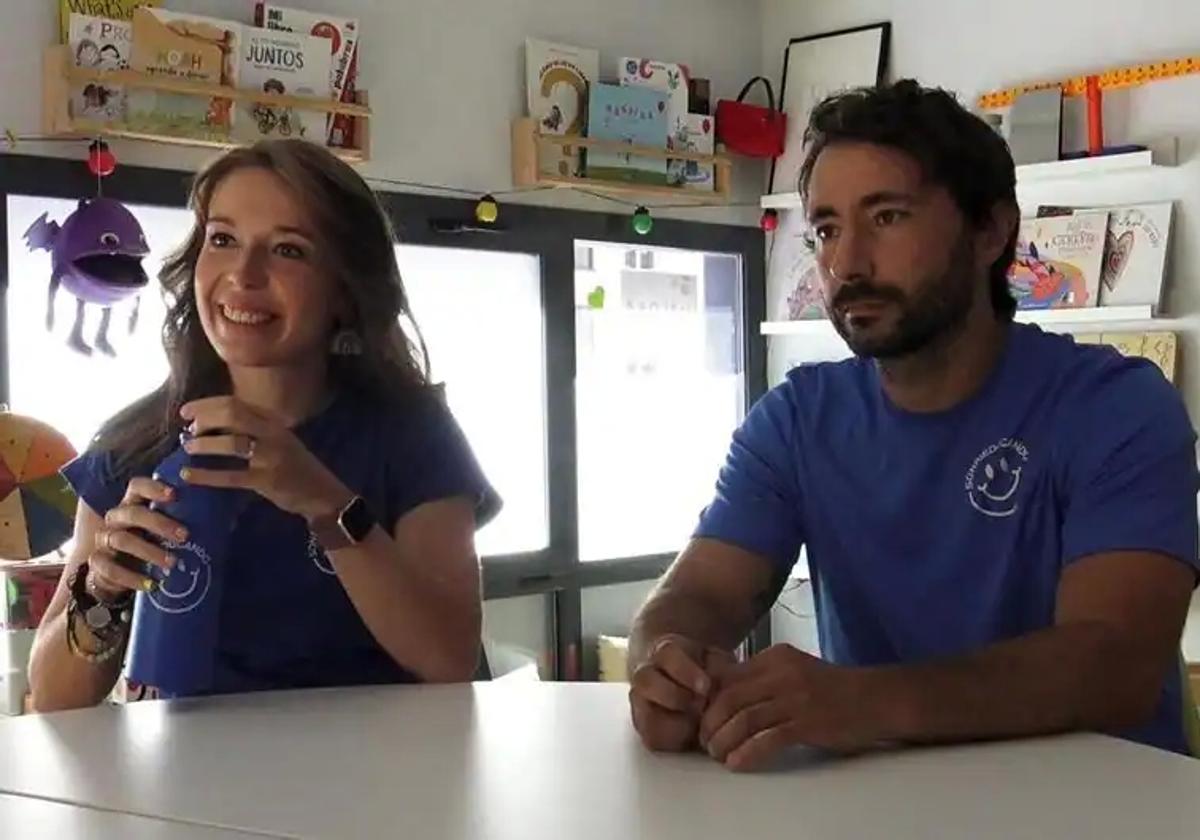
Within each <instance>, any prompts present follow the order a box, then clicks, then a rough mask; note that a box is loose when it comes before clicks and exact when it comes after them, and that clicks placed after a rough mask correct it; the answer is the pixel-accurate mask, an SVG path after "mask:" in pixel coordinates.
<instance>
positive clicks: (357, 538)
mask: <svg viewBox="0 0 1200 840" xmlns="http://www.w3.org/2000/svg"><path fill="white" fill-rule="evenodd" d="M340 521H341V525H342V529H343V530H344V531H345V532H346V535H347V536H348V537H350V539H352V540H354V542H356V543H357V542H362V541H363V540H365V539H366V538H367V534H369V533H371V529H372V528H373V527H375V517H374V516H372V515H371V511H370V509H369V508H368V507H367V503H366V502H365V501H364V500H363V499H362V498H361V497H359V498H357V499H355V500H354V501H352V502H351V503H350V504H349V505H347V507H346V509H345V510H344V511H342V516H341V520H340Z"/></svg>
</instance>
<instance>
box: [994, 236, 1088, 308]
mask: <svg viewBox="0 0 1200 840" xmlns="http://www.w3.org/2000/svg"><path fill="white" fill-rule="evenodd" d="M1107 228H1108V213H1107V212H1086V213H1076V214H1074V215H1072V216H1057V217H1041V218H1033V219H1023V220H1022V221H1021V228H1020V231H1019V233H1018V235H1017V251H1016V259H1015V260H1014V261H1013V264H1012V266H1011V268H1010V269H1009V274H1008V286H1009V289H1010V290H1011V292H1012V294H1013V297H1015V298H1016V300H1017V308H1018V309H1073V308H1078V307H1084V306H1096V303H1097V299H1098V297H1099V292H1100V272H1101V268H1102V266H1103V259H1104V240H1105V232H1106V230H1107Z"/></svg>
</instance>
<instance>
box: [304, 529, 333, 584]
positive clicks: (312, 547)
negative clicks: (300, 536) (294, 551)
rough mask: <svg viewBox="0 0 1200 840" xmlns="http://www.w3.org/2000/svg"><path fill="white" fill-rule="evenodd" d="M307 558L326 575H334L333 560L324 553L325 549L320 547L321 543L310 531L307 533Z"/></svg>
mask: <svg viewBox="0 0 1200 840" xmlns="http://www.w3.org/2000/svg"><path fill="white" fill-rule="evenodd" d="M308 559H309V560H311V561H312V564H313V565H314V566H316V567H317V569H318V570H319V571H320V572H321V573H322V574H326V575H336V574H337V572H336V571H334V568H333V562H332V561H331V560H330V559H329V555H328V554H326V553H325V549H323V548H321V543H320V542H319V541H318V540H317V538H316V536H314V535H313V534H312V533H309V535H308Z"/></svg>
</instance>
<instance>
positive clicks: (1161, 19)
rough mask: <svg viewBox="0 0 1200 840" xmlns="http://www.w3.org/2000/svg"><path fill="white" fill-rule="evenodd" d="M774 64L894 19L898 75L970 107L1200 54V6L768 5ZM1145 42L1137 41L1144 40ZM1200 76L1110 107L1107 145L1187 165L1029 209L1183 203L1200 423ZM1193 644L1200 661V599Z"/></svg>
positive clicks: (1180, 311) (1178, 283) (1072, 142)
mask: <svg viewBox="0 0 1200 840" xmlns="http://www.w3.org/2000/svg"><path fill="white" fill-rule="evenodd" d="M762 7H763V16H762V25H763V29H762V32H763V68H764V70H765V71H766V72H767V74H768V75H769V76H770V77H771V78H772V79H773V80H777V79H779V77H780V73H781V70H782V67H783V54H784V49H785V48H786V46H787V42H788V39H789V38H794V37H798V36H802V35H809V34H815V33H819V32H827V31H831V30H836V29H841V28H844V27H848V26H855V25H860V24H867V23H876V22H879V21H884V20H890V21H891V22H892V40H891V57H890V66H889V76H890V78H892V79H896V78H902V77H914V78H917V79H918V80H920V81H921V82H922V83H924V84H927V85H938V86H941V87H945V88H947V89H949V90H953V91H956V92H957V93H958V94H959V96H960V98H961V99H962V101H963V102H964V103H973V102H974V100H975V98H976V97H977V96H978V94H980V93H983V92H986V91H989V90H994V89H1000V88H1005V87H1010V86H1012V85H1015V84H1018V83H1020V82H1024V81H1036V80H1040V79H1057V78H1062V77H1064V76H1068V75H1075V74H1078V73H1081V72H1084V71H1088V70H1096V69H1104V68H1107V67H1112V66H1119V65H1124V64H1134V63H1138V62H1141V61H1150V60H1154V59H1158V58H1176V57H1183V56H1187V55H1191V54H1194V53H1195V52H1196V51H1197V47H1198V42H1197V39H1196V33H1197V32H1200V3H1197V2H1196V0H1145V2H1141V3H1122V4H1110V5H1109V6H1107V7H1106V6H1104V5H1103V4H1100V3H1096V2H1093V0H1051V2H1047V0H1005V2H1004V3H1001V4H997V3H994V2H991V0H805V2H797V0H763V2H762ZM1135 32H1136V33H1137V34H1136V37H1135V36H1134V33H1135ZM1198 99H1200V76H1191V77H1185V78H1183V79H1179V80H1173V81H1167V82H1157V83H1154V84H1151V85H1147V86H1145V87H1142V88H1138V89H1135V90H1133V91H1128V92H1121V93H1113V94H1109V95H1108V96H1106V99H1105V120H1104V122H1105V131H1106V135H1107V136H1106V138H1105V139H1106V142H1109V143H1122V142H1148V141H1152V140H1155V139H1156V138H1159V137H1162V136H1165V135H1177V136H1180V138H1181V144H1180V145H1181V148H1180V164H1181V165H1180V166H1178V167H1176V168H1174V169H1168V170H1164V171H1162V172H1160V173H1156V174H1154V175H1151V176H1140V175H1139V176H1121V177H1118V178H1112V179H1108V180H1106V181H1104V182H1100V183H1093V184H1087V183H1071V184H1059V185H1055V186H1050V187H1040V188H1039V190H1038V192H1036V193H1035V192H1032V191H1029V192H1023V193H1022V194H1021V195H1020V196H1019V197H1020V199H1021V201H1022V203H1023V204H1025V205H1027V206H1032V205H1033V203H1035V202H1045V203H1054V202H1062V203H1085V202H1086V203H1097V204H1109V203H1122V202H1132V201H1142V200H1160V199H1174V200H1175V201H1176V213H1177V215H1176V219H1175V225H1174V230H1173V233H1172V236H1173V245H1172V249H1173V254H1172V259H1173V268H1172V273H1171V276H1170V277H1169V278H1168V286H1167V298H1166V312H1167V314H1168V315H1169V316H1171V318H1172V321H1171V322H1170V323H1169V325H1168V328H1170V329H1174V330H1177V331H1179V332H1180V334H1181V339H1182V342H1181V343H1182V347H1183V350H1182V355H1183V364H1182V365H1181V369H1180V375H1181V378H1180V379H1179V382H1180V387H1181V389H1182V390H1183V393H1184V397H1185V399H1186V401H1187V404H1188V409H1189V411H1190V412H1191V415H1192V421H1193V423H1194V424H1196V425H1198V426H1200V355H1198V354H1200V155H1197V145H1198V140H1200V112H1198V111H1197V110H1196V102H1197V100H1198ZM1083 125H1084V121H1083V116H1082V113H1081V110H1080V109H1079V103H1078V100H1076V101H1075V102H1074V103H1072V105H1071V110H1070V111H1069V112H1068V115H1067V120H1066V121H1065V124H1064V129H1065V134H1066V136H1065V138H1064V143H1065V144H1066V145H1068V147H1070V148H1080V147H1082V146H1083V145H1084V142H1083V139H1082V138H1083V134H1082V131H1083ZM1196 603H1197V606H1194V607H1193V611H1192V618H1191V621H1190V624H1189V628H1188V631H1187V633H1186V634H1185V639H1184V650H1185V655H1187V657H1188V658H1189V659H1191V660H1197V661H1200V601H1197V602H1196Z"/></svg>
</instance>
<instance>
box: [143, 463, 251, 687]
mask: <svg viewBox="0 0 1200 840" xmlns="http://www.w3.org/2000/svg"><path fill="white" fill-rule="evenodd" d="M187 466H190V467H199V468H207V469H245V468H246V462H245V460H243V459H240V458H231V457H219V456H212V455H189V454H188V453H187V452H185V451H184V450H183V448H182V447H180V448H179V449H176V450H175V451H174V452H172V453H171V454H170V455H169V456H167V458H166V459H165V460H164V461H163V462H162V463H161V464H159V465H158V469H157V470H155V476H156V478H157V479H158V480H159V481H161V482H162V483H164V484H169V485H170V486H172V487H174V488H175V498H174V499H173V500H172V501H171V502H169V503H167V504H157V503H156V504H155V505H153V507H154V509H155V510H158V511H161V512H162V513H163V514H164V515H166V516H169V517H170V518H171V519H173V520H175V521H176V522H178V523H180V524H181V525H183V526H184V527H186V528H187V530H188V539H187V540H186V541H185V542H184V543H182V544H181V543H175V542H168V543H163V547H164V548H166V549H167V550H168V551H169V552H171V554H172V555H174V557H175V559H176V564H175V567H174V568H173V569H171V571H170V572H169V573H167V572H164V571H163V570H162V569H160V568H159V567H157V566H153V565H149V564H147V567H146V573H147V574H148V575H149V576H150V577H152V578H154V580H155V581H156V583H157V586H156V587H155V589H154V591H152V592H139V593H138V594H137V598H136V601H135V604H134V611H133V628H132V630H131V632H130V640H129V657H128V660H127V667H126V676H127V677H128V678H129V679H130V680H132V681H133V682H137V683H141V684H143V685H149V686H154V687H155V688H157V689H159V691H160V693H161V694H162V696H164V697H170V696H181V695H182V696H186V695H192V694H203V693H205V692H208V691H211V690H212V689H213V667H214V662H215V659H216V650H217V631H218V625H219V619H220V615H221V593H222V591H223V588H224V582H225V571H226V565H227V561H228V554H229V546H230V540H231V537H232V536H233V530H234V526H235V525H236V524H237V520H238V518H239V517H240V515H241V513H242V511H243V510H245V508H246V506H247V505H248V504H249V503H250V501H251V500H252V499H253V496H254V494H253V493H252V492H250V491H248V490H233V489H222V488H214V487H197V486H195V485H191V484H187V483H185V482H184V481H183V480H182V479H181V478H180V477H179V471H180V470H181V469H182V468H183V467H187Z"/></svg>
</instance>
